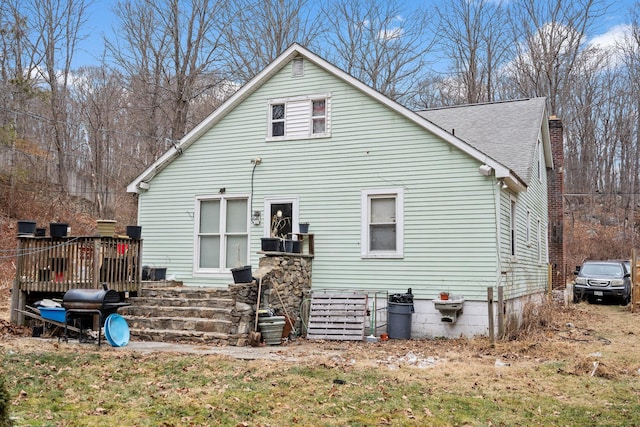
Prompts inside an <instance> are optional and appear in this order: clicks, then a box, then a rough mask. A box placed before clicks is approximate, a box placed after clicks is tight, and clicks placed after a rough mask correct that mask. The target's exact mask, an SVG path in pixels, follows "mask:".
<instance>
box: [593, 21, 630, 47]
mask: <svg viewBox="0 0 640 427" xmlns="http://www.w3.org/2000/svg"><path fill="white" fill-rule="evenodd" d="M630 32H631V25H629V24H620V25H616V26H615V27H611V28H609V31H607V32H606V33H604V34H600V35H598V36H595V37H594V38H592V39H591V40H589V45H590V46H593V47H596V46H597V47H599V48H601V49H607V48H614V47H615V46H616V44H619V43H620V42H622V41H623V40H624V38H625V36H626V35H628V34H629V33H630Z"/></svg>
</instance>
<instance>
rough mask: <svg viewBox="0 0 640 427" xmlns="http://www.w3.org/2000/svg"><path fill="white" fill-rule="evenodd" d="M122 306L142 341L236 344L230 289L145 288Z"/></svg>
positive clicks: (134, 333)
mask: <svg viewBox="0 0 640 427" xmlns="http://www.w3.org/2000/svg"><path fill="white" fill-rule="evenodd" d="M128 302H130V303H131V305H130V306H128V307H124V308H122V309H120V311H119V313H120V314H122V315H123V316H124V317H125V319H126V320H127V323H128V325H129V329H130V331H131V337H132V339H134V340H139V341H162V342H194V343H205V344H206V343H209V344H232V345H235V344H236V343H237V341H238V339H239V338H241V336H240V335H239V334H237V329H238V328H237V326H238V322H237V319H236V318H234V312H235V309H236V303H235V300H234V299H233V298H232V296H231V294H230V293H229V290H227V289H209V288H190V287H183V286H179V285H176V286H166V285H165V286H152V287H143V289H142V290H141V291H140V293H139V296H136V297H131V298H129V300H128Z"/></svg>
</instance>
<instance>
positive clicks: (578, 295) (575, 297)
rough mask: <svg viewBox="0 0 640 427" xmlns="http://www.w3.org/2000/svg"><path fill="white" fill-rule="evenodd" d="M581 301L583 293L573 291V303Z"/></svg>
mask: <svg viewBox="0 0 640 427" xmlns="http://www.w3.org/2000/svg"><path fill="white" fill-rule="evenodd" d="M580 301H582V295H580V294H578V293H576V292H574V293H573V303H574V304H577V303H579V302H580Z"/></svg>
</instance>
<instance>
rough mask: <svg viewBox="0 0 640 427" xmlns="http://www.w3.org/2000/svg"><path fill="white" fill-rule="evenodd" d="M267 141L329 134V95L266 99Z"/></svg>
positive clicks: (325, 136)
mask: <svg viewBox="0 0 640 427" xmlns="http://www.w3.org/2000/svg"><path fill="white" fill-rule="evenodd" d="M267 118H268V128H267V141H274V140H293V139H307V138H328V137H330V136H331V96H330V95H329V94H318V95H310V96H299V97H294V98H284V99H272V100H269V102H268V117H267Z"/></svg>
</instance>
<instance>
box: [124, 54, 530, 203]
mask: <svg viewBox="0 0 640 427" xmlns="http://www.w3.org/2000/svg"><path fill="white" fill-rule="evenodd" d="M298 56H302V57H303V58H304V59H305V60H308V61H311V62H312V63H314V64H315V65H316V66H318V67H320V68H322V69H324V70H325V71H327V72H328V73H330V74H332V75H334V76H335V77H337V78H339V79H341V80H343V81H345V82H346V83H348V84H350V85H352V86H353V87H355V88H357V89H358V90H360V91H362V92H364V93H365V94H367V95H368V96H370V97H371V98H373V99H374V100H376V101H378V102H380V103H382V104H384V105H385V106H387V107H388V108H390V109H391V110H393V111H395V112H397V113H398V114H401V115H402V116H404V117H406V118H407V119H409V120H410V121H412V122H414V123H415V124H417V125H419V126H421V127H423V128H424V129H426V130H427V131H429V132H431V133H433V134H435V135H436V136H438V137H440V138H441V139H443V140H444V141H446V142H448V143H450V144H452V145H453V146H455V147H457V148H458V149H460V150H461V151H463V152H465V153H467V154H468V155H470V156H471V157H473V158H475V159H477V160H478V161H479V162H481V163H483V164H485V165H487V166H489V167H490V168H491V169H492V170H493V171H494V173H495V177H496V178H500V179H503V180H504V182H505V183H506V184H507V185H508V186H509V187H510V188H512V189H514V190H515V191H521V190H523V189H524V188H526V186H525V185H524V184H523V183H522V182H521V180H520V179H519V178H518V176H517V175H516V174H515V173H513V171H512V170H511V169H510V168H509V167H507V166H505V164H503V163H501V162H499V161H498V160H496V159H495V158H493V157H492V156H490V155H489V154H488V153H484V152H482V151H481V150H480V149H478V148H477V147H474V146H472V145H471V144H469V143H468V142H465V141H463V140H462V139H460V138H459V137H458V136H456V135H452V134H451V133H449V132H447V131H446V130H444V129H443V128H442V127H439V126H436V125H435V124H433V123H431V122H430V121H429V120H426V119H425V118H424V117H422V116H420V115H418V114H417V113H415V112H413V111H411V110H409V109H408V108H406V107H404V106H402V105H400V104H398V103H397V102H395V101H393V100H391V99H390V98H388V97H386V96H385V95H383V94H381V93H380V92H378V91H376V90H374V89H372V88H371V87H369V86H367V85H366V84H364V83H362V82H361V81H360V80H358V79H356V78H355V77H353V76H351V75H350V74H348V73H346V72H344V71H342V70H341V69H339V68H338V67H336V66H335V65H333V64H331V63H329V62H328V61H326V60H324V59H322V58H320V57H319V56H318V55H316V54H314V53H312V52H311V51H309V50H308V49H306V48H304V47H302V46H301V45H299V44H297V43H294V44H293V45H291V46H290V47H289V48H288V49H287V50H286V51H284V52H283V53H282V54H280V56H278V58H276V59H275V60H274V61H273V62H272V63H271V64H269V65H268V66H267V67H266V68H265V69H263V70H262V71H261V72H260V73H258V75H256V76H255V77H254V78H253V79H251V80H250V81H249V82H248V83H247V84H245V85H244V86H242V87H241V88H240V89H239V90H238V91H237V92H236V93H235V94H233V95H232V96H231V97H230V98H229V99H228V100H227V101H225V102H224V103H223V104H222V105H221V106H220V107H218V108H217V109H216V110H215V111H214V112H213V113H211V114H210V115H209V116H208V117H207V118H205V119H204V120H203V121H202V122H200V123H199V124H198V125H197V126H196V127H194V128H193V129H192V130H191V131H190V132H189V133H187V134H186V135H185V136H184V137H182V138H181V139H180V141H179V142H178V144H177V145H175V146H174V147H173V148H171V149H169V150H168V151H167V152H166V153H164V154H163V155H162V156H160V158H158V160H156V161H155V162H154V163H153V164H152V165H151V166H149V167H148V168H147V169H146V170H145V171H144V172H142V173H141V174H140V175H139V176H138V177H137V178H135V179H134V180H133V181H132V182H131V183H130V184H129V185H128V186H127V191H128V192H132V193H138V192H140V191H143V190H146V189H148V188H149V185H150V184H149V182H150V181H151V179H153V177H154V176H155V175H157V174H158V173H160V172H161V171H162V170H163V169H164V168H165V167H167V166H168V165H169V164H170V163H171V162H172V161H173V160H175V159H176V158H177V157H178V156H180V154H182V152H183V151H184V150H186V149H188V148H189V146H191V144H193V143H194V142H195V141H197V140H198V139H199V138H200V137H201V136H202V135H203V134H204V133H206V132H207V131H208V130H209V129H211V128H212V127H213V126H215V125H216V123H218V122H219V121H220V120H221V119H222V118H223V117H225V116H226V115H227V114H228V113H229V112H230V111H232V110H233V109H234V108H235V107H236V106H237V105H239V104H240V103H241V102H242V101H244V100H245V99H246V98H248V97H249V96H250V95H251V94H252V93H254V92H255V91H256V90H257V89H258V88H260V87H261V86H262V85H263V84H265V83H266V82H267V81H268V80H269V79H270V78H271V77H272V76H273V75H274V74H276V73H277V72H278V71H280V70H281V69H282V68H283V67H285V66H286V65H287V64H288V63H289V62H290V61H291V60H292V59H293V58H295V57H298Z"/></svg>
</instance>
